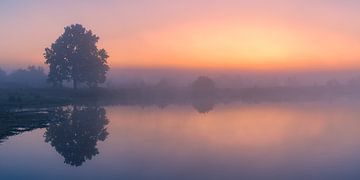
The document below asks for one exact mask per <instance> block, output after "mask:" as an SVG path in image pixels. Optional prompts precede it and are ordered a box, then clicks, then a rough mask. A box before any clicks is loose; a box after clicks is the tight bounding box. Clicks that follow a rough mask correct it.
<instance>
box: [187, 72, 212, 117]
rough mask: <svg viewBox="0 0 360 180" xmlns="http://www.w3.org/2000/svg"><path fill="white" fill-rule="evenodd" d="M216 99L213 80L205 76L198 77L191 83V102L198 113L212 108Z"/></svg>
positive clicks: (206, 111)
mask: <svg viewBox="0 0 360 180" xmlns="http://www.w3.org/2000/svg"><path fill="white" fill-rule="evenodd" d="M215 101H216V86H215V82H214V81H213V80H212V79H210V78H209V77H207V76H200V77H198V78H197V79H196V80H195V81H194V82H193V83H192V84H191V102H192V103H191V104H192V106H193V107H194V108H195V109H196V110H197V111H198V112H199V113H202V114H203V113H208V112H210V111H211V110H213V108H214V106H215Z"/></svg>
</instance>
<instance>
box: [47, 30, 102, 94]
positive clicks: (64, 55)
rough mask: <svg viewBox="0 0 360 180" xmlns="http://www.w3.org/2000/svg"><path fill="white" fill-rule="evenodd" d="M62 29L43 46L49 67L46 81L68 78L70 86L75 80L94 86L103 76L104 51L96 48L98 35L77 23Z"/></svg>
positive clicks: (61, 80) (75, 82)
mask: <svg viewBox="0 0 360 180" xmlns="http://www.w3.org/2000/svg"><path fill="white" fill-rule="evenodd" d="M64 29H65V32H64V33H63V34H62V35H61V36H60V37H59V38H58V39H57V40H56V41H55V43H53V44H52V45H51V47H50V48H46V49H45V53H44V57H45V59H46V61H45V63H46V64H48V65H49V66H50V67H49V69H50V72H49V75H48V82H50V83H52V84H53V85H54V86H61V85H62V83H63V81H72V82H73V87H74V89H77V88H78V84H79V83H86V84H87V85H88V86H89V87H96V86H97V85H98V84H99V83H104V82H105V80H106V72H107V71H108V70H109V66H108V65H107V58H108V57H109V56H108V55H107V52H106V51H105V50H104V49H98V48H97V46H96V44H97V42H98V40H99V37H98V36H96V35H95V34H93V33H92V31H91V30H87V29H85V28H84V27H83V26H82V25H80V24H73V25H70V26H67V27H65V28H64Z"/></svg>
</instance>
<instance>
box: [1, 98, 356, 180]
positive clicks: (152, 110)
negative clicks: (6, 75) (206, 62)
mask: <svg viewBox="0 0 360 180" xmlns="http://www.w3.org/2000/svg"><path fill="white" fill-rule="evenodd" d="M25 111H28V110H25ZM28 112H30V113H31V112H32V113H36V114H37V115H36V116H29V115H25V118H23V119H20V120H19V119H17V118H19V117H20V115H19V116H16V114H19V113H20V114H21V113H23V112H22V111H21V109H20V110H19V111H16V112H11V113H12V114H14V115H12V116H6V118H7V119H6V118H4V117H2V119H0V121H2V122H1V123H2V124H1V125H2V126H3V127H2V128H1V129H0V132H1V133H2V136H0V137H2V138H3V139H2V140H0V142H1V143H0V159H1V161H0V174H1V179H359V178H360V102H352V101H348V100H338V101H326V102H296V103H295V102H294V103H289V102H287V103H285V102H282V103H281V102H280V103H250V104H248V103H228V104H224V103H220V104H216V105H213V104H210V105H207V104H201V103H200V104H196V103H194V104H192V105H186V104H182V105H167V106H165V105H164V106H145V107H144V106H121V105H118V106H104V107H99V106H97V107H95V106H91V107H87V106H66V107H59V108H49V109H45V110H31V111H28ZM11 117H12V118H13V119H12V121H17V123H15V125H14V124H11V123H13V122H11V121H10V120H9V118H11ZM14 117H15V118H14ZM22 117H24V116H22ZM27 117H33V119H31V120H27ZM37 118H40V119H41V121H40V120H39V121H37ZM28 119H29V118H28ZM26 121H29V122H31V123H27V122H26ZM32 121H34V122H36V123H35V124H37V125H36V126H33V125H34V123H33V122H32ZM29 124H30V125H29Z"/></svg>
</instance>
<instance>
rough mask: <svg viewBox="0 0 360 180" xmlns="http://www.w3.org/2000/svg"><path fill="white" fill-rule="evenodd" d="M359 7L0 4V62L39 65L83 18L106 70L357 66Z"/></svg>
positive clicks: (296, 1) (137, 0) (278, 0)
mask: <svg viewBox="0 0 360 180" xmlns="http://www.w3.org/2000/svg"><path fill="white" fill-rule="evenodd" d="M359 6H360V4H359V3H358V1H347V2H346V3H345V2H332V1H331V2H328V1H321V0H317V1H300V0H292V1H285V0H275V1H271V2H261V1H258V0H254V1H246V0H241V1H233V0H226V1H219V0H209V1H205V0H199V1H195V2H194V1H190V0H184V1H181V2H180V1H163V0H158V1H149V0H134V1H121V2H118V1H111V0H109V1H106V2H105V3H103V4H100V5H99V3H97V2H95V1H86V2H83V1H76V2H73V1H69V0H67V1H64V2H61V3H57V2H51V3H45V2H41V1H34V2H26V3H25V2H22V3H20V1H19V2H17V1H8V2H1V6H0V10H1V11H0V20H1V22H2V28H0V38H1V39H2V42H5V43H0V61H1V62H2V64H3V65H19V66H20V65H22V66H24V65H28V64H39V65H41V64H43V57H42V53H43V50H44V48H45V47H47V46H49V45H50V44H51V43H52V42H53V41H54V40H55V39H56V38H57V37H58V36H59V35H60V34H61V33H62V31H63V27H64V26H66V25H69V24H72V23H81V24H83V25H84V26H86V27H88V28H89V29H92V30H93V31H94V32H95V33H96V34H98V35H99V36H100V38H101V39H100V42H99V45H100V47H103V48H105V49H107V50H108V52H109V54H110V59H109V63H110V65H111V66H112V67H149V68H151V67H187V68H245V69H246V68H248V69H308V68H323V69H324V68H325V69H348V68H360V63H359V62H360V61H359V60H360V51H359V48H360V38H359V37H360V36H359V33H358V32H359V30H360V22H359V21H358V20H355V19H354V17H359V16H360V13H359V11H358V8H355V7H359ZM64 11H66V12H67V13H66V14H64V13H63V12H64ZM95 12H96V13H95ZM55 19H56V20H55ZM29 27H31V28H29Z"/></svg>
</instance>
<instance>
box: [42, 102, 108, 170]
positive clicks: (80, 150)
mask: <svg viewBox="0 0 360 180" xmlns="http://www.w3.org/2000/svg"><path fill="white" fill-rule="evenodd" d="M49 118H50V119H51V121H50V122H51V123H50V124H49V126H48V127H47V128H46V132H45V134H44V137H45V142H47V143H50V144H51V146H53V147H54V148H55V150H56V151H57V152H58V153H59V154H60V155H61V156H63V157H64V159H65V160H64V163H66V164H69V165H71V166H81V165H82V164H83V163H84V162H85V161H86V160H91V159H92V157H94V156H96V155H97V154H99V151H98V149H97V147H96V145H97V142H98V141H105V139H106V138H107V136H108V132H107V129H106V125H107V124H108V122H109V121H108V119H107V117H106V111H105V109H104V108H100V107H96V106H93V107H85V106H72V107H67V108H57V109H56V110H55V111H53V112H52V113H50V114H49Z"/></svg>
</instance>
